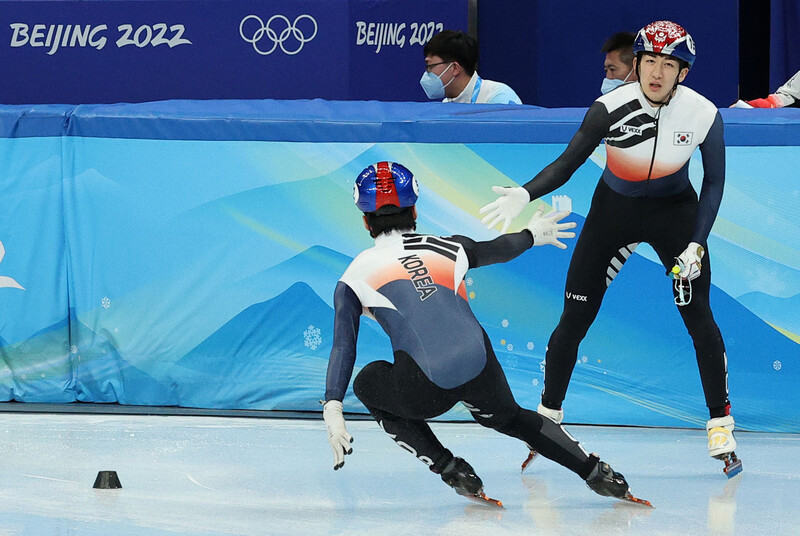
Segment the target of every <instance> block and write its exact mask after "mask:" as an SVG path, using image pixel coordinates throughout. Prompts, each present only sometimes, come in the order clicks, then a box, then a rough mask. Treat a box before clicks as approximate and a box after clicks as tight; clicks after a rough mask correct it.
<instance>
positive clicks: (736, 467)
mask: <svg viewBox="0 0 800 536" xmlns="http://www.w3.org/2000/svg"><path fill="white" fill-rule="evenodd" d="M722 461H724V462H725V469H723V470H722V472H723V473H725V475H726V476H727V477H728V478H733V477H735V476H736V475H738V474H739V473H741V472H742V469H743V467H742V460H740V459H739V458H738V457H737V456H736V453H735V452H731V453H730V455H729V456H726V457H725V459H723V460H722Z"/></svg>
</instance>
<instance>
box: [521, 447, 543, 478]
mask: <svg viewBox="0 0 800 536" xmlns="http://www.w3.org/2000/svg"><path fill="white" fill-rule="evenodd" d="M538 455H539V453H538V452H536V451H535V450H532V451H530V452H529V453H528V457H527V458H525V461H524V462H522V469H520V470H519V472H520V473H524V472H525V469H527V468H528V466H529V465H530V464H531V463H533V460H535V459H536V456H538Z"/></svg>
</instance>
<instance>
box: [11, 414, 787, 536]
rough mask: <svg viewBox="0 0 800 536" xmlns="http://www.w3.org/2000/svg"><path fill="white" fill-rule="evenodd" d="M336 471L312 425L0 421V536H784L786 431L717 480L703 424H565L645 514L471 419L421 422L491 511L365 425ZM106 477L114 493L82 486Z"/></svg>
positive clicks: (354, 426)
mask: <svg viewBox="0 0 800 536" xmlns="http://www.w3.org/2000/svg"><path fill="white" fill-rule="evenodd" d="M348 428H349V431H350V432H351V434H352V435H353V436H354V438H355V442H354V443H353V454H352V455H350V456H348V457H347V461H346V464H345V466H344V467H343V468H342V469H341V470H339V471H333V469H332V466H333V458H332V455H331V452H330V448H329V446H328V443H327V439H326V434H325V428H324V425H323V422H322V421H321V420H314V419H312V420H308V419H306V420H290V419H275V418H268V419H267V418H239V417H203V416H146V415H78V414H42V413H0V536H10V535H36V536H47V535H80V536H94V535H103V536H107V535H146V536H160V535H172V536H174V535H176V534H177V535H180V534H191V535H261V534H270V535H272V534H275V535H296V534H303V535H305V534H308V535H315V536H318V535H326V534H340V535H347V536H353V535H361V534H370V535H400V534H409V535H415V536H427V535H433V534H441V535H448V534H452V535H458V536H461V535H475V534H486V535H491V536H503V535H511V534H514V535H518V534H563V535H586V534H592V535H606V534H607V535H612V534H613V535H617V534H630V535H651V534H670V535H672V534H674V535H692V534H703V535H705V534H710V535H720V536H722V535H735V534H742V535H753V534H768V535H790V534H792V535H794V534H798V531H800V528H798V527H800V508H799V506H800V462H798V453H800V435H795V434H767V433H738V435H737V439H738V441H739V448H738V453H739V455H740V457H741V458H742V460H743V463H744V472H743V473H742V474H741V475H740V476H737V477H735V478H734V479H731V480H728V479H727V478H726V477H725V476H724V475H723V473H722V470H721V469H722V464H721V462H719V461H716V460H712V459H711V458H709V457H708V454H707V452H706V446H705V442H706V438H705V431H704V430H675V429H643V428H611V427H592V426H568V427H567V428H568V430H569V431H570V432H571V433H572V434H573V435H574V436H575V437H576V439H578V440H580V441H581V442H582V443H583V445H584V446H585V447H586V449H587V450H590V451H596V452H599V453H600V455H601V457H602V458H603V459H604V460H606V461H608V462H609V463H610V464H611V465H612V467H614V468H615V469H616V470H618V471H620V472H622V473H623V474H624V475H625V477H626V478H627V479H628V482H629V483H630V485H631V488H632V491H633V492H634V494H636V495H638V496H641V497H643V498H646V499H648V500H650V501H652V503H653V505H654V506H655V508H654V509H648V508H646V507H641V506H637V505H633V504H629V503H624V502H620V501H616V500H614V499H609V498H604V497H599V496H597V495H595V494H594V493H592V492H591V491H590V490H589V489H588V488H587V487H586V486H585V485H584V484H583V482H582V481H581V480H580V479H579V478H578V477H577V476H575V475H574V474H572V473H571V472H569V471H567V470H566V469H564V468H562V467H561V466H559V465H557V464H555V463H552V462H550V461H549V460H545V459H541V458H540V459H538V460H537V461H535V462H534V463H533V465H532V466H531V467H530V468H528V470H527V471H526V473H525V474H524V475H520V470H519V468H520V463H521V462H522V460H523V459H524V458H525V455H526V448H525V446H524V445H523V444H522V443H520V442H519V441H517V440H514V439H511V438H508V437H505V436H501V435H500V434H498V433H496V432H493V431H491V430H487V429H484V428H481V427H480V426H478V425H476V424H472V423H461V424H448V423H437V424H434V425H433V428H434V431H435V432H436V433H437V435H438V436H439V437H440V439H441V440H442V442H443V443H444V444H445V445H446V446H448V447H449V448H450V449H451V450H452V451H453V452H454V453H455V454H456V455H459V456H462V457H464V458H465V459H467V460H468V461H469V462H470V463H471V464H472V465H473V467H474V468H475V469H476V472H477V473H478V475H480V476H481V477H482V479H483V481H484V485H485V489H486V492H487V494H488V495H490V496H493V497H496V498H498V499H501V500H502V501H503V503H504V504H505V509H503V510H501V509H496V508H489V507H486V506H482V505H478V504H473V503H471V502H469V501H467V500H465V499H464V498H462V497H459V496H458V495H456V494H455V493H454V492H453V491H452V490H451V489H450V488H448V487H447V486H446V485H445V484H443V483H442V482H441V480H440V479H439V477H438V476H436V475H434V474H433V473H431V472H430V471H428V469H427V468H426V467H425V466H424V465H423V464H422V463H421V462H419V461H417V460H416V459H415V458H414V457H413V456H412V455H411V454H409V453H408V452H406V451H403V450H401V449H400V448H399V447H398V446H397V445H395V444H394V443H393V442H392V441H391V440H390V439H389V438H388V436H386V435H385V434H384V433H383V432H382V431H381V430H380V429H379V428H378V426H377V425H376V424H375V423H374V422H372V421H366V420H361V421H349V422H348ZM101 470H114V471H116V472H117V474H118V475H119V478H120V481H121V483H122V486H123V487H122V489H118V490H96V489H93V488H92V485H93V483H94V479H95V476H96V475H97V473H98V471H101Z"/></svg>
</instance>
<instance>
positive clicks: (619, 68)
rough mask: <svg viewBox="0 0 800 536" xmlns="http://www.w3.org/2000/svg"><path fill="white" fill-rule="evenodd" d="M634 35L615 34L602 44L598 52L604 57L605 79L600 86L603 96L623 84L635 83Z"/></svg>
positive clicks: (628, 33)
mask: <svg viewBox="0 0 800 536" xmlns="http://www.w3.org/2000/svg"><path fill="white" fill-rule="evenodd" d="M634 39H636V34H634V33H631V32H617V33H615V34H614V35H612V36H611V37H609V38H608V39H606V42H605V43H603V47H602V48H601V49H600V52H602V53H603V54H605V55H606V58H605V61H604V62H603V70H605V72H606V77H605V78H603V84H602V86H600V92H601V93H602V94H603V95H605V94H606V93H608V92H609V91H611V90H612V89H616V88H618V87H619V86H621V85H622V84H624V83H625V82H635V81H636V80H637V78H636V72H635V71H634V69H633V41H634Z"/></svg>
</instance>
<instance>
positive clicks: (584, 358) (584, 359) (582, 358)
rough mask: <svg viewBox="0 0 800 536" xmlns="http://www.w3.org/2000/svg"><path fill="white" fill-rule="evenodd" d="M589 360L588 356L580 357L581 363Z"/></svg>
mask: <svg viewBox="0 0 800 536" xmlns="http://www.w3.org/2000/svg"><path fill="white" fill-rule="evenodd" d="M588 362H589V358H588V357H586V356H583V357H581V363H583V364H586V363H588Z"/></svg>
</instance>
